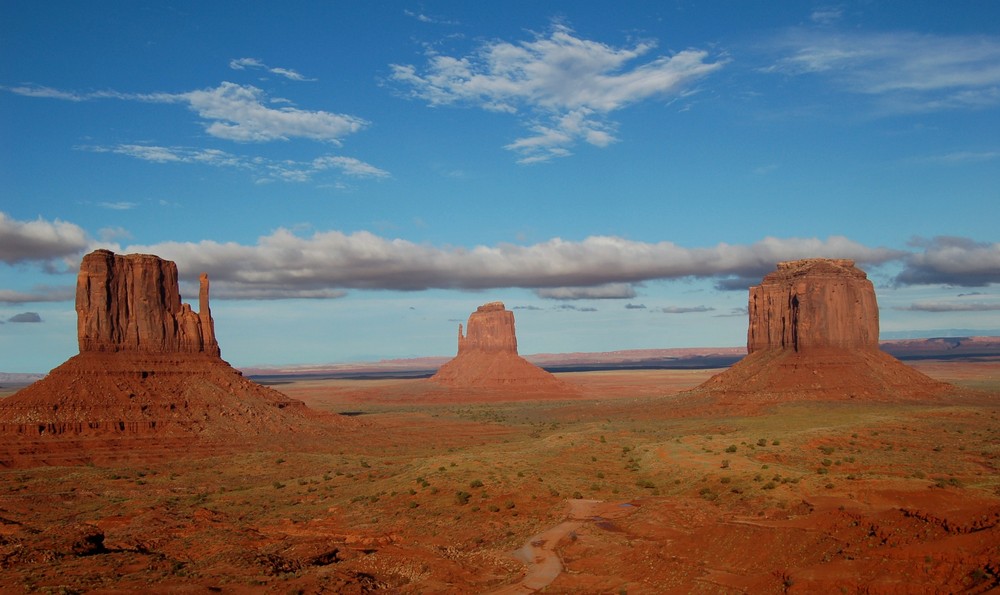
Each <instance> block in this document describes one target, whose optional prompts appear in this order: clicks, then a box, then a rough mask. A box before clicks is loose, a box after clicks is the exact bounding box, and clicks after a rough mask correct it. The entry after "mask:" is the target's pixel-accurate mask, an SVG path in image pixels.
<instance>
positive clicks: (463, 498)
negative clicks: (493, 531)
mask: <svg viewBox="0 0 1000 595" xmlns="http://www.w3.org/2000/svg"><path fill="white" fill-rule="evenodd" d="M471 497H472V494H470V493H469V492H465V491H462V490H459V491H457V492H455V503H456V504H458V505H459V506H465V505H466V504H468V503H469V498H471Z"/></svg>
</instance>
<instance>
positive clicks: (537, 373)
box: [431, 302, 571, 393]
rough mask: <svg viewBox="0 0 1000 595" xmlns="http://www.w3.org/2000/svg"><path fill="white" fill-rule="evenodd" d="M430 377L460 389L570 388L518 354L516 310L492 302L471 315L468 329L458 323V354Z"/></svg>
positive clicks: (525, 389) (532, 390)
mask: <svg viewBox="0 0 1000 595" xmlns="http://www.w3.org/2000/svg"><path fill="white" fill-rule="evenodd" d="M431 380H432V381H434V382H437V383H438V384H441V385H444V386H450V387H461V388H484V389H497V388H500V389H516V390H517V391H520V392H536V391H545V392H557V393H561V392H568V391H571V387H569V386H568V385H567V384H565V383H564V382H562V381H561V380H559V379H558V378H556V377H555V376H554V375H552V374H551V373H549V372H546V371H545V370H543V369H541V368H539V367H538V366H536V365H534V364H532V363H531V362H529V361H528V360H526V359H524V358H523V357H521V356H519V355H518V354H517V337H516V335H515V332H514V313H513V312H511V311H510V310H507V309H506V308H505V307H504V305H503V303H502V302H490V303H488V304H485V305H482V306H480V307H479V308H477V309H476V311H475V312H473V313H472V315H470V316H469V322H468V325H467V331H466V333H465V334H464V335H463V334H462V325H459V326H458V355H456V356H455V358H454V359H452V360H450V361H448V362H447V363H445V364H444V365H443V366H441V368H440V369H439V370H438V371H437V373H436V374H434V376H432V377H431Z"/></svg>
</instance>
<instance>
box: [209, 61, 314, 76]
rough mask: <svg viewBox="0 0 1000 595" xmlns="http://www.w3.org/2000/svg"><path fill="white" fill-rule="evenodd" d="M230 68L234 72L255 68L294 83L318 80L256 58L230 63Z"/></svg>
mask: <svg viewBox="0 0 1000 595" xmlns="http://www.w3.org/2000/svg"><path fill="white" fill-rule="evenodd" d="M229 67H230V68H232V69H233V70H246V69H247V68H254V69H260V70H266V71H268V72H270V73H271V74H277V75H278V76H283V77H285V78H286V79H289V80H293V81H315V80H316V79H311V78H306V77H304V76H302V75H301V74H299V73H298V72H296V71H294V70H292V69H290V68H276V67H271V66H268V65H267V64H264V63H263V62H261V61H260V60H257V59H256V58H238V59H236V60H230V61H229Z"/></svg>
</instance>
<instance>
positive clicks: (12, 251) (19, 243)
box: [0, 211, 89, 264]
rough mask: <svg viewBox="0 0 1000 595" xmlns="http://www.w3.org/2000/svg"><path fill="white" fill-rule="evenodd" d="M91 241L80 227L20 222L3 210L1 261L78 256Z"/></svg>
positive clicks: (41, 260)
mask: <svg viewBox="0 0 1000 595" xmlns="http://www.w3.org/2000/svg"><path fill="white" fill-rule="evenodd" d="M88 244H89V240H88V238H87V234H86V232H84V230H83V228H81V227H80V226H78V225H76V224H73V223H68V222H66V221H60V220H59V219H56V220H55V221H46V220H44V219H42V218H40V217H39V218H38V219H36V220H34V221H18V220H16V219H12V218H11V217H9V216H8V215H7V214H6V213H4V212H2V211H0V262H5V263H7V264H17V263H21V262H32V261H34V262H45V261H52V260H55V259H59V258H64V257H66V256H70V255H74V254H78V253H80V252H81V251H83V250H84V249H85V248H87V246H88Z"/></svg>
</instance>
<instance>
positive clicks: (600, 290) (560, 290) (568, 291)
mask: <svg viewBox="0 0 1000 595" xmlns="http://www.w3.org/2000/svg"><path fill="white" fill-rule="evenodd" d="M535 294H536V295H538V297H540V298H548V299H554V300H607V299H627V298H634V297H635V296H636V293H635V288H633V287H632V285H631V284H629V283H609V284H606V285H597V286H594V287H546V288H541V289H537V290H535Z"/></svg>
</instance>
